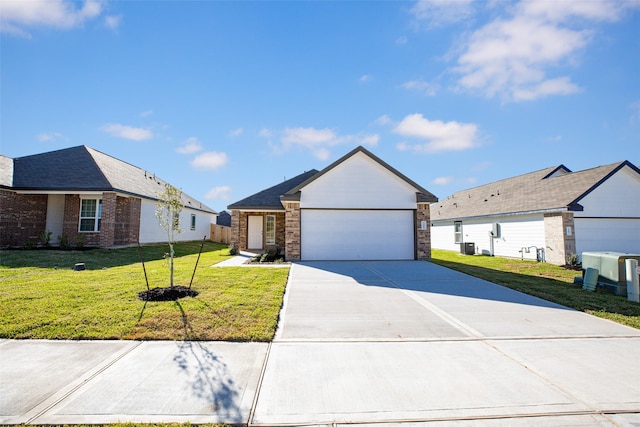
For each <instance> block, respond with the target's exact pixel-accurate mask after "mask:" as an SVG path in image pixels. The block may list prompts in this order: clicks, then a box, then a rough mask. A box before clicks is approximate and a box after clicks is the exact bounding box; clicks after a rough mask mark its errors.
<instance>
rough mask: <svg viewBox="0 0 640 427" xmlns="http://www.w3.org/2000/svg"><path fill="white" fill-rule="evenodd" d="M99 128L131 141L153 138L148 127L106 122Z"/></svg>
mask: <svg viewBox="0 0 640 427" xmlns="http://www.w3.org/2000/svg"><path fill="white" fill-rule="evenodd" d="M100 130H102V131H103V132H106V133H108V134H109V135H111V136H115V137H116V138H124V139H130V140H133V141H143V140H145V139H150V138H153V132H151V131H150V130H149V129H144V128H136V127H133V126H126V125H121V124H117V123H109V124H106V125H104V126H102V127H101V128H100Z"/></svg>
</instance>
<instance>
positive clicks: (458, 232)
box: [453, 221, 464, 243]
mask: <svg viewBox="0 0 640 427" xmlns="http://www.w3.org/2000/svg"><path fill="white" fill-rule="evenodd" d="M453 240H454V243H464V239H463V238H462V221H454V223H453Z"/></svg>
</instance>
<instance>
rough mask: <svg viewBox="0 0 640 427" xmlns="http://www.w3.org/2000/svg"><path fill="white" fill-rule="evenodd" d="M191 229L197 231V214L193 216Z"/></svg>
mask: <svg viewBox="0 0 640 427" xmlns="http://www.w3.org/2000/svg"><path fill="white" fill-rule="evenodd" d="M191 229H192V230H195V229H196V214H191Z"/></svg>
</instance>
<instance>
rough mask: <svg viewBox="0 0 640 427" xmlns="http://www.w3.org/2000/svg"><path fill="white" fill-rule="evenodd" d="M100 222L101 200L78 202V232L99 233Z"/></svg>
mask: <svg viewBox="0 0 640 427" xmlns="http://www.w3.org/2000/svg"><path fill="white" fill-rule="evenodd" d="M101 222H102V199H82V200H81V201H80V228H79V231H85V232H95V231H100V223H101Z"/></svg>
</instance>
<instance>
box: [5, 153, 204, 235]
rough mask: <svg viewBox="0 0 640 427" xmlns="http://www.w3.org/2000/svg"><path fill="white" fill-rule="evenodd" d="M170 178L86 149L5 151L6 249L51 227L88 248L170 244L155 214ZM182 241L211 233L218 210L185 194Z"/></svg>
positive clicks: (181, 222) (49, 229) (54, 232)
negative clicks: (19, 154) (15, 153)
mask: <svg viewBox="0 0 640 427" xmlns="http://www.w3.org/2000/svg"><path fill="white" fill-rule="evenodd" d="M164 186H165V182H164V181H162V180H161V179H159V178H158V177H156V176H155V175H154V174H152V173H149V172H146V171H145V170H143V169H140V168H138V167H136V166H133V165H131V164H129V163H126V162H123V161H122V160H118V159H116V158H114V157H111V156H109V155H107V154H104V153H101V152H100V151H96V150H94V149H92V148H89V147H86V146H79V147H72V148H66V149H62V150H57V151H51V152H47V153H41V154H36V155H32V156H25V157H19V158H15V159H12V158H9V157H6V156H2V155H0V247H17V246H23V245H25V244H27V243H28V242H30V243H32V244H37V243H38V242H39V241H40V236H41V235H42V234H43V233H45V232H51V244H52V245H57V244H59V243H60V241H59V238H60V237H63V238H64V239H66V240H67V242H68V243H69V244H71V245H75V242H76V241H77V240H76V239H81V240H83V241H84V245H85V246H91V247H102V248H112V247H116V246H126V245H134V244H137V243H138V241H139V242H140V243H153V242H163V241H166V240H167V235H166V231H165V230H164V229H163V228H162V227H161V226H160V225H159V223H158V220H157V218H156V217H155V210H156V207H157V200H158V195H159V194H160V193H161V192H162V191H163V190H164ZM182 199H183V201H184V204H185V207H184V209H183V210H182V213H181V215H180V224H181V229H182V232H181V233H180V234H178V235H177V238H178V239H179V240H183V241H186V240H202V238H203V237H204V236H207V237H209V232H210V231H209V229H210V224H211V223H215V221H216V212H215V211H214V210H212V209H211V208H209V207H208V206H206V205H204V204H203V203H201V202H199V201H197V200H196V199H194V198H192V197H190V196H188V195H187V194H184V193H183V194H182Z"/></svg>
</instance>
